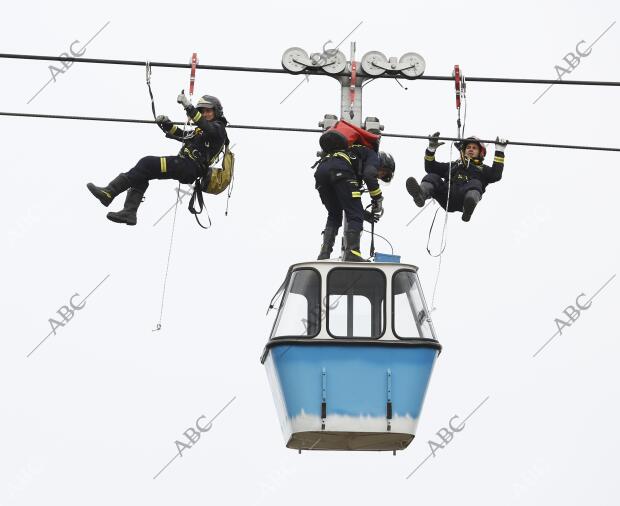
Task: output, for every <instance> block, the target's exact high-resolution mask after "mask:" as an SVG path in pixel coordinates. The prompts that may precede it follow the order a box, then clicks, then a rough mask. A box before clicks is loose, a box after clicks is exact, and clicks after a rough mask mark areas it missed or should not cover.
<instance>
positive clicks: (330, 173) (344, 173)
mask: <svg viewBox="0 0 620 506" xmlns="http://www.w3.org/2000/svg"><path fill="white" fill-rule="evenodd" d="M395 168H396V167H395V163H394V159H393V158H392V156H391V155H389V154H387V153H383V152H380V153H377V152H376V151H375V150H373V149H370V148H367V147H366V146H362V145H353V146H351V148H349V149H347V150H339V151H333V152H330V153H328V154H326V155H325V156H324V157H323V158H322V159H321V160H320V161H319V162H318V167H317V169H316V172H315V173H314V179H315V180H316V189H317V190H318V192H319V196H320V197H321V202H323V205H324V206H325V207H326V209H327V213H328V214H327V223H326V225H325V230H323V245H322V246H321V252H320V254H319V257H318V260H325V259H328V258H329V257H330V255H331V253H332V250H333V247H334V242H335V241H336V236H337V235H338V229H339V228H340V226H341V225H342V213H343V211H344V214H345V216H346V219H347V230H346V234H345V239H346V244H347V249H346V252H345V257H344V260H345V261H349V262H364V261H365V260H364V258H363V257H362V254H361V253H360V236H361V233H362V229H363V222H364V219H366V220H367V221H374V222H376V221H378V220H379V218H380V217H381V216H382V215H383V196H382V194H381V188H380V187H379V182H378V179H381V180H382V181H385V182H389V181H391V180H392V177H394V170H395ZM362 183H365V184H366V190H367V191H368V193H369V194H370V198H371V201H372V210H371V211H370V213H365V212H364V207H363V205H362V192H361V186H362Z"/></svg>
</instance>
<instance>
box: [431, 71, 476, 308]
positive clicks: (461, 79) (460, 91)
mask: <svg viewBox="0 0 620 506" xmlns="http://www.w3.org/2000/svg"><path fill="white" fill-rule="evenodd" d="M454 90H455V97H456V110H457V120H456V126H457V133H458V138H459V144H458V146H457V149H458V150H459V151H460V150H461V145H460V142H461V140H462V139H463V138H464V137H465V122H466V121H467V93H466V90H467V83H466V81H465V76H464V75H463V74H461V69H460V68H459V66H458V65H455V66H454ZM461 105H462V106H463V122H462V123H461ZM455 144H456V143H455V142H454V141H452V142H451V143H450V163H449V165H448V196H447V198H446V209H445V216H444V222H443V229H442V231H441V243H440V249H439V253H438V254H437V255H433V254H432V253H431V250H430V240H431V233H432V231H433V225H434V224H435V218H437V213H438V212H439V209H437V210H436V211H435V216H434V217H433V222H432V223H431V228H430V229H429V231H428V241H427V242H426V251H427V252H428V254H429V255H430V256H432V257H434V258H439V264H438V265H437V275H436V276H435V284H434V286H433V296H432V298H431V311H434V310H435V309H436V307H435V296H436V295H437V286H438V285H439V276H440V275H441V263H442V260H443V254H444V252H445V250H446V247H447V245H448V237H447V230H448V215H449V212H448V211H449V210H450V193H451V189H452V150H453V148H454V146H455ZM467 163H468V165H469V160H468V162H467Z"/></svg>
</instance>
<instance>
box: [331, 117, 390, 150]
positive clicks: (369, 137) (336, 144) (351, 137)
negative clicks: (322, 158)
mask: <svg viewBox="0 0 620 506" xmlns="http://www.w3.org/2000/svg"><path fill="white" fill-rule="evenodd" d="M380 139H381V136H380V135H377V134H373V133H371V132H369V131H368V130H364V129H363V128H361V127H358V126H356V125H353V124H352V123H349V122H348V121H345V120H340V121H338V122H337V123H336V124H335V125H334V126H333V127H332V128H330V129H329V130H327V131H326V132H324V133H323V134H322V135H321V137H320V138H319V144H320V145H321V148H322V149H323V151H324V152H325V153H331V152H334V151H346V150H347V149H349V148H350V147H351V146H352V145H353V144H361V145H362V146H366V147H367V148H370V149H374V150H375V151H377V150H378V149H379V140H380Z"/></svg>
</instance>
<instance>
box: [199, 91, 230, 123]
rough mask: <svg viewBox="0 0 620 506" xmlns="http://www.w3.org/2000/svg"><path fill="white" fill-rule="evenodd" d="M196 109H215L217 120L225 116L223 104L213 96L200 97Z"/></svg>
mask: <svg viewBox="0 0 620 506" xmlns="http://www.w3.org/2000/svg"><path fill="white" fill-rule="evenodd" d="M196 109H214V110H215V117H216V118H221V117H222V116H223V115H224V109H223V108H222V103H221V102H220V101H219V99H218V98H217V97H214V96H213V95H203V96H202V97H200V98H199V99H198V102H196Z"/></svg>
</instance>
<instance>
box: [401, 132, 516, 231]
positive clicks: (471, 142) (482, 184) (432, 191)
mask: <svg viewBox="0 0 620 506" xmlns="http://www.w3.org/2000/svg"><path fill="white" fill-rule="evenodd" d="M439 135H440V134H439V132H435V133H434V134H432V135H431V136H430V138H429V145H428V148H427V149H426V153H425V154H424V169H425V170H426V173H427V174H426V176H424V178H423V179H422V182H421V183H420V184H418V182H417V181H416V179H415V178H413V177H410V178H408V179H407V182H406V187H407V191H408V192H409V194H410V195H411V196H412V197H413V200H414V202H415V204H416V205H417V206H418V207H423V206H424V202H425V200H427V199H430V198H434V199H435V200H436V201H437V202H438V203H439V205H441V207H443V208H444V209H445V210H446V211H447V212H454V211H461V212H462V213H463V214H462V219H463V221H469V220H470V219H471V215H472V213H473V212H474V209H475V208H476V206H477V205H478V202H480V199H481V198H482V194H483V193H484V192H485V189H486V187H487V185H489V184H491V183H496V182H497V181H499V180H500V179H501V178H502V172H503V170H504V151H505V150H506V145H507V144H508V141H506V140H504V139H500V138H499V137H497V139H496V140H495V157H494V158H493V165H491V166H489V165H485V164H484V163H483V161H484V157H485V156H486V152H487V149H486V146H485V145H484V143H483V142H481V141H480V139H478V138H477V137H467V138H466V139H463V140H462V141H459V142H458V143H456V147H457V149H458V150H459V151H460V158H459V160H458V161H456V162H454V163H452V162H450V163H442V162H438V161H436V160H435V151H436V150H437V148H439V146H441V145H442V144H445V143H444V142H439ZM450 167H451V168H452V170H451V171H450ZM448 187H450V193H449V196H448ZM448 201H449V204H448ZM446 206H448V208H446Z"/></svg>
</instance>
